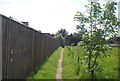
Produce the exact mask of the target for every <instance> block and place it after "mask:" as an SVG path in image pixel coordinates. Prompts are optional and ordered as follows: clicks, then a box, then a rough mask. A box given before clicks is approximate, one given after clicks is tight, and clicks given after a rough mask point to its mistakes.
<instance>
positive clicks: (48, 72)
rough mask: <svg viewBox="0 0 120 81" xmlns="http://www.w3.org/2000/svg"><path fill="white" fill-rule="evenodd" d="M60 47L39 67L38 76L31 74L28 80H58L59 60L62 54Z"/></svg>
mask: <svg viewBox="0 0 120 81" xmlns="http://www.w3.org/2000/svg"><path fill="white" fill-rule="evenodd" d="M61 49H62V48H61V47H59V48H58V49H57V50H56V51H55V52H54V53H53V54H52V55H51V56H50V57H49V58H47V60H46V61H45V62H44V63H43V64H42V65H40V66H39V69H38V71H37V73H36V74H33V73H32V74H30V75H29V76H28V78H27V79H56V71H57V66H58V60H59V56H60V52H61Z"/></svg>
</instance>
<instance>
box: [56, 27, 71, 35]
mask: <svg viewBox="0 0 120 81" xmlns="http://www.w3.org/2000/svg"><path fill="white" fill-rule="evenodd" d="M59 34H61V35H62V36H63V37H66V36H67V35H68V34H69V32H68V31H66V29H61V30H58V32H57V33H56V35H59Z"/></svg>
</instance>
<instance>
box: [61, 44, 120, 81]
mask: <svg viewBox="0 0 120 81" xmlns="http://www.w3.org/2000/svg"><path fill="white" fill-rule="evenodd" d="M118 50H120V48H114V47H113V48H112V50H109V51H108V52H107V53H108V54H109V55H110V56H108V57H107V58H103V61H101V64H103V65H104V66H105V68H104V71H102V72H95V79H118ZM78 57H79V58H80V57H84V55H83V52H82V48H81V47H70V46H66V47H65V50H64V56H63V65H62V66H63V72H62V77H63V79H89V78H88V77H89V75H88V72H86V71H85V67H84V66H83V65H81V64H80V63H78V62H77V61H78V60H77V58H78ZM80 61H81V60H80Z"/></svg>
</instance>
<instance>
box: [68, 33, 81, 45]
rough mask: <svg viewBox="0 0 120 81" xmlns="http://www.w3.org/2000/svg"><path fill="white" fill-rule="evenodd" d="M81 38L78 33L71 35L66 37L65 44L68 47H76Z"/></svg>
mask: <svg viewBox="0 0 120 81" xmlns="http://www.w3.org/2000/svg"><path fill="white" fill-rule="evenodd" d="M81 39H82V36H81V34H80V33H73V34H72V33H71V34H70V35H68V36H67V37H66V42H67V44H68V45H73V46H77V43H78V42H79V41H81Z"/></svg>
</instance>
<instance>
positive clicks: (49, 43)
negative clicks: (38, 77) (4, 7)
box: [1, 16, 60, 79]
mask: <svg viewBox="0 0 120 81" xmlns="http://www.w3.org/2000/svg"><path fill="white" fill-rule="evenodd" d="M1 21H2V24H1V25H2V60H3V61H2V65H3V66H2V68H3V71H2V78H3V79H25V78H26V76H27V75H28V74H29V73H31V72H32V71H33V70H35V69H36V67H37V66H38V65H39V64H41V63H42V62H43V60H44V59H45V58H46V57H47V56H49V55H50V54H52V52H53V51H54V50H56V49H57V48H58V47H59V46H60V44H59V42H58V41H57V40H55V39H53V38H51V37H49V36H47V35H44V34H43V33H40V32H38V31H36V30H34V29H32V28H29V27H27V26H25V25H23V24H20V23H18V22H16V21H14V20H12V19H10V18H7V17H5V16H2V20H1Z"/></svg>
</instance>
